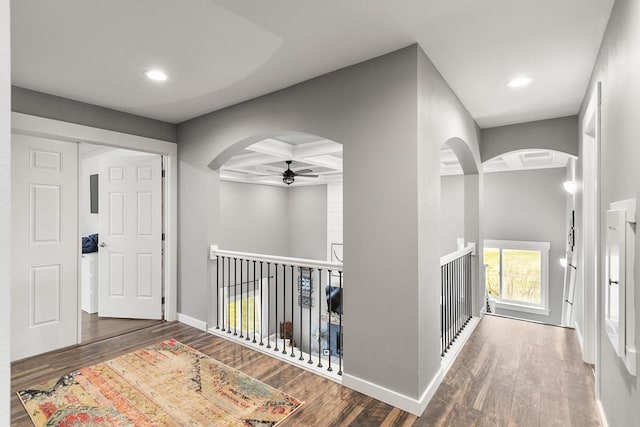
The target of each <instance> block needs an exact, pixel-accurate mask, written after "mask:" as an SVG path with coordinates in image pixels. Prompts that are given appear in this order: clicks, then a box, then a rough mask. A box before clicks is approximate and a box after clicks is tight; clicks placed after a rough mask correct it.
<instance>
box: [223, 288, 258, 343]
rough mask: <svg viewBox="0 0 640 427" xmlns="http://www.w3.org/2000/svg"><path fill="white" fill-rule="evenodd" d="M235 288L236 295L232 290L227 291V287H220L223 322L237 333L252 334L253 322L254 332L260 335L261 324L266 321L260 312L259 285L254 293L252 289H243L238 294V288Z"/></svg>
mask: <svg viewBox="0 0 640 427" xmlns="http://www.w3.org/2000/svg"><path fill="white" fill-rule="evenodd" d="M237 288H238V289H236V291H238V294H236V295H234V293H233V290H231V292H230V293H229V288H228V287H225V288H224V289H220V294H221V301H224V324H225V325H227V326H228V327H229V328H231V329H233V330H237V331H238V333H240V332H242V333H243V334H253V333H254V323H255V333H256V335H260V331H261V324H262V322H266V320H265V319H264V313H262V312H261V303H260V294H261V292H260V287H258V289H256V293H255V295H254V293H253V290H252V289H243V292H242V294H240V292H239V291H240V289H239V287H237ZM231 289H233V288H231ZM254 313H255V321H254ZM241 315H242V317H241Z"/></svg>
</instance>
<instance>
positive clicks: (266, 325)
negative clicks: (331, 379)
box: [209, 132, 344, 375]
mask: <svg viewBox="0 0 640 427" xmlns="http://www.w3.org/2000/svg"><path fill="white" fill-rule="evenodd" d="M342 153H343V149H342V144H340V143H338V142H336V141H333V140H329V139H326V138H323V137H320V136H317V135H311V134H306V133H293V132H291V133H281V134H278V135H270V136H265V135H260V136H259V137H255V138H251V139H249V140H243V141H240V142H238V143H236V144H235V145H233V146H232V147H231V148H229V149H227V150H226V151H225V152H224V153H221V154H220V155H219V156H218V157H217V158H216V159H214V160H213V161H212V162H211V164H210V166H211V167H212V169H214V170H216V171H217V172H218V176H219V207H220V213H219V215H220V216H219V226H218V230H219V231H218V234H219V237H218V248H217V249H215V250H213V251H212V260H213V259H215V262H216V266H215V269H216V272H215V275H214V276H215V278H214V279H213V280H212V285H211V295H212V301H211V303H210V307H211V310H210V316H209V317H210V322H211V324H212V325H216V330H221V331H222V332H225V331H226V334H230V333H232V337H233V338H234V339H236V336H237V337H238V338H239V339H241V340H242V341H243V342H244V341H250V342H251V344H252V345H253V344H255V345H257V346H262V348H269V349H272V350H273V351H274V355H275V354H280V355H284V356H285V357H284V359H285V360H287V361H300V362H301V363H304V366H308V365H309V364H311V360H314V358H315V359H316V363H318V362H319V363H318V365H319V368H323V367H324V368H323V369H324V370H323V373H324V374H327V372H326V368H327V367H330V368H329V370H328V371H329V374H328V375H341V374H342V369H341V367H342V326H343V323H342V289H343V285H344V283H343V266H342V261H343V250H342V249H343V237H342V236H343V233H342V217H343V198H342V193H343V191H342V187H343V184H342V183H343V179H342V178H343V155H342ZM276 349H277V350H276ZM276 351H277V353H276ZM294 355H295V356H296V359H292V357H293V356H294ZM297 356H299V357H297ZM318 359H319V360H318ZM331 364H333V367H331ZM338 373H339V374H338Z"/></svg>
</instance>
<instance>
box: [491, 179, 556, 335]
mask: <svg viewBox="0 0 640 427" xmlns="http://www.w3.org/2000/svg"><path fill="white" fill-rule="evenodd" d="M565 177H566V169H565V168H555V169H538V170H526V171H515V172H498V173H488V174H485V175H484V212H483V214H482V225H483V230H484V233H485V235H484V236H485V239H492V240H530V241H539V242H549V243H551V249H550V251H549V308H550V309H551V312H550V313H549V315H548V316H542V315H537V314H530V313H523V312H520V311H511V310H502V309H497V310H496V311H497V313H498V314H503V315H506V316H513V317H519V318H522V319H530V320H536V321H539V322H545V323H551V324H560V320H561V315H562V292H563V287H564V268H563V267H562V266H561V265H560V258H564V256H565V250H566V246H565V244H566V239H565V215H566V197H565V194H566V193H565V191H564V188H563V186H562V183H563V182H564V180H565Z"/></svg>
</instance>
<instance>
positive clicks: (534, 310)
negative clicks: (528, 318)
mask: <svg viewBox="0 0 640 427" xmlns="http://www.w3.org/2000/svg"><path fill="white" fill-rule="evenodd" d="M495 304H496V308H500V309H503V310H511V311H521V312H524V313H531V314H538V315H541V316H548V315H549V313H550V312H551V310H549V309H548V308H544V307H533V306H530V305H524V304H518V303H513V302H506V301H498V300H495Z"/></svg>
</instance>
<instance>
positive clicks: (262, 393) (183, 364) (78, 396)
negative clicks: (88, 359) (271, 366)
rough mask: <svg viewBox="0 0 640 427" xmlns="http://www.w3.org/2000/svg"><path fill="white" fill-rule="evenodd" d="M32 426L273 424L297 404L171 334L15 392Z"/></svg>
mask: <svg viewBox="0 0 640 427" xmlns="http://www.w3.org/2000/svg"><path fill="white" fill-rule="evenodd" d="M18 396H19V397H20V400H21V401H22V404H23V405H24V407H25V409H26V410H27V412H28V413H29V416H30V417H31V420H32V421H33V423H34V424H35V425H36V426H86V425H91V426H132V425H135V426H158V425H166V426H198V425H216V426H218V425H220V426H261V427H262V426H265V427H266V426H274V425H277V424H278V423H280V422H281V421H282V420H284V419H285V418H286V417H287V416H289V415H290V414H291V413H292V412H293V411H295V410H296V409H297V408H298V407H299V406H300V405H302V402H300V401H299V400H297V399H294V398H293V397H291V396H288V395H287V394H285V393H282V392H281V391H278V390H276V389H274V388H273V387H271V386H268V385H267V384H264V383H262V382H260V381H258V380H256V379H254V378H251V377H250V376H248V375H245V374H243V373H242V372H239V371H237V370H235V369H233V368H230V367H229V366H226V365H224V364H222V363H220V362H218V361H216V360H214V359H212V358H210V357H208V356H206V355H204V354H202V353H200V352H198V351H196V350H194V349H192V348H191V347H188V346H186V345H184V344H181V343H179V342H178V341H176V340H173V339H172V340H168V341H165V342H162V343H160V344H157V345H154V346H151V347H147V348H144V349H142V350H138V351H135V352H133V353H129V354H126V355H124V356H120V357H118V358H116V359H113V360H109V361H107V362H104V363H100V364H99V365H95V366H91V367H89V368H85V369H81V370H80V371H78V372H73V373H71V374H68V375H65V376H63V377H62V378H56V379H53V380H51V381H48V382H46V383H42V384H38V385H35V386H33V387H30V388H29V389H27V390H23V391H20V392H18Z"/></svg>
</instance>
